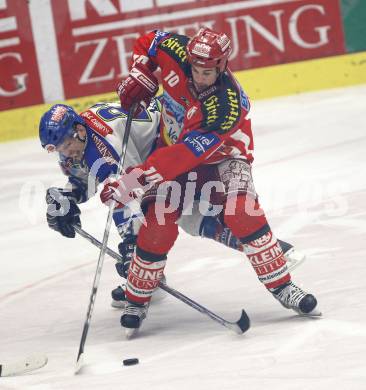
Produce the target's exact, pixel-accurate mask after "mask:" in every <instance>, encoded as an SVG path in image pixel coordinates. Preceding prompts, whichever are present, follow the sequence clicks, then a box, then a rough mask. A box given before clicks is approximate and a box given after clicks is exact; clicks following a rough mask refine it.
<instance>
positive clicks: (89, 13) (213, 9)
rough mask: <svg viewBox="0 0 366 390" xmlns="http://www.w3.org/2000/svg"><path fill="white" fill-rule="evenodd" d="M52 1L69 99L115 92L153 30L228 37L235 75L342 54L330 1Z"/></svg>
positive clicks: (335, 4)
mask: <svg viewBox="0 0 366 390" xmlns="http://www.w3.org/2000/svg"><path fill="white" fill-rule="evenodd" d="M53 3H54V9H55V24H56V26H57V31H58V32H59V33H58V44H59V50H60V53H61V69H62V76H63V81H64V87H65V95H66V97H67V98H71V97H75V96H80V95H89V94H95V93H101V92H106V91H113V90H114V88H115V85H116V81H117V80H119V79H120V78H121V77H124V76H125V75H126V73H127V68H128V61H129V59H130V56H131V49H132V44H133V42H134V40H135V39H136V37H137V36H138V35H140V34H143V33H144V32H146V31H151V30H154V29H164V30H168V31H175V32H179V33H184V34H187V35H191V34H193V33H194V32H195V31H196V30H197V29H198V28H199V27H200V26H202V25H206V26H209V27H211V28H213V29H216V30H223V31H225V32H227V33H228V34H229V35H230V37H231V38H232V43H233V53H232V56H231V68H232V69H233V70H240V69H249V68H256V67H261V66H267V65H274V64H280V63H287V62H292V61H301V60H305V59H310V58H318V57H323V56H330V55H336V54H340V53H344V39H343V31H342V27H341V26H342V19H341V14H340V9H339V4H338V1H334V0H314V1H311V2H309V1H308V0H302V1H300V0H292V1H291V0H272V1H267V2H258V1H235V0H232V1H226V2H225V1H224V2H223V1H216V0H211V1H209V0H206V1H202V0H201V1H199V0H196V1H194V0H190V1H187V0H186V1H182V0H181V1H179V0H170V1H169V0H165V1H163V0H161V1H152V0H151V1H146V0H145V1H136V2H133V3H135V4H131V3H132V2H131V1H130V0H126V1H112V0H110V1H106V2H103V3H104V5H102V4H100V6H99V7H96V6H94V5H93V4H95V3H92V2H91V1H90V2H89V1H72V2H71V1H70V2H68V4H69V7H70V8H68V7H67V6H66V5H65V6H64V7H63V8H60V7H59V6H58V7H57V4H59V2H58V1H57V0H54V1H53ZM173 3H174V4H173ZM56 7H57V9H56Z"/></svg>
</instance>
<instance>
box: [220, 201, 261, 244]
mask: <svg viewBox="0 0 366 390" xmlns="http://www.w3.org/2000/svg"><path fill="white" fill-rule="evenodd" d="M224 222H225V225H226V226H227V227H228V228H229V229H230V230H231V231H232V232H233V234H234V235H235V236H236V237H239V238H243V237H246V236H249V235H251V234H253V233H255V232H257V231H258V230H260V229H261V228H262V227H263V226H264V225H267V220H266V216H265V215H264V212H263V210H262V209H261V207H260V205H259V203H258V201H257V200H256V199H253V198H252V197H250V196H246V195H239V196H237V197H232V198H229V199H228V200H227V202H226V205H225V212H224Z"/></svg>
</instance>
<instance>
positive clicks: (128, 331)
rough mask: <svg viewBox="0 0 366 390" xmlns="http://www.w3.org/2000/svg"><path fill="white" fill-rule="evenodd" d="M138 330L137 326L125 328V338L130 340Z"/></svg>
mask: <svg viewBox="0 0 366 390" xmlns="http://www.w3.org/2000/svg"><path fill="white" fill-rule="evenodd" d="M138 331H139V328H125V335H126V339H128V340H130V339H132V338H134V337H135V336H136V335H137V333H138Z"/></svg>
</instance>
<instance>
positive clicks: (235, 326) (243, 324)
mask: <svg viewBox="0 0 366 390" xmlns="http://www.w3.org/2000/svg"><path fill="white" fill-rule="evenodd" d="M74 228H75V231H76V232H77V233H78V234H79V235H80V236H82V237H84V238H85V239H87V240H88V241H89V242H91V243H92V244H93V245H95V246H96V247H98V248H102V245H103V244H102V243H101V242H100V241H98V240H97V239H96V238H94V237H93V236H92V235H90V234H89V233H87V232H86V231H85V230H83V229H82V228H81V227H79V226H76V225H74ZM105 252H106V253H107V254H108V255H109V256H111V257H113V258H114V259H115V260H117V261H118V262H119V263H123V259H122V257H121V256H120V255H119V254H117V253H116V252H114V251H112V249H109V248H108V247H106V248H105ZM159 288H161V289H162V290H164V291H166V292H167V293H168V294H170V295H173V297H175V298H177V299H179V300H180V301H182V302H184V303H185V304H187V305H188V306H190V307H192V308H193V309H195V310H197V311H199V312H200V313H202V314H204V315H206V316H208V317H210V318H211V319H212V320H214V321H216V322H218V323H219V324H220V325H222V326H225V327H226V328H228V329H230V330H232V331H234V332H235V333H237V334H242V333H244V332H246V331H247V330H248V329H249V327H250V320H249V317H248V315H247V313H246V312H245V310H242V313H241V317H240V319H239V320H238V321H236V322H230V321H227V320H225V319H224V318H222V317H220V316H219V315H217V314H215V313H213V312H212V311H210V310H208V309H207V308H205V307H204V306H202V305H200V304H199V303H197V302H195V301H194V300H193V299H191V298H188V297H187V296H185V295H183V294H182V293H181V292H179V291H177V290H175V289H174V288H171V287H169V286H168V285H167V284H166V283H162V282H159Z"/></svg>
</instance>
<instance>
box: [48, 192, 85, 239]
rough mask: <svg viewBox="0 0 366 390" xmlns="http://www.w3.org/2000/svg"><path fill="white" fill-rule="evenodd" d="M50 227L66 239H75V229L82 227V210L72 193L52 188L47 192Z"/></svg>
mask: <svg viewBox="0 0 366 390" xmlns="http://www.w3.org/2000/svg"><path fill="white" fill-rule="evenodd" d="M46 203H47V223H48V226H49V227H50V228H51V229H53V230H56V231H57V232H59V233H61V234H62V235H63V236H64V237H69V238H74V237H75V228H74V226H73V225H78V226H81V221H80V217H79V216H80V209H79V207H78V206H77V205H76V198H75V196H74V194H73V192H72V191H67V190H65V189H62V188H56V187H51V188H49V189H48V190H47V192H46Z"/></svg>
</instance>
